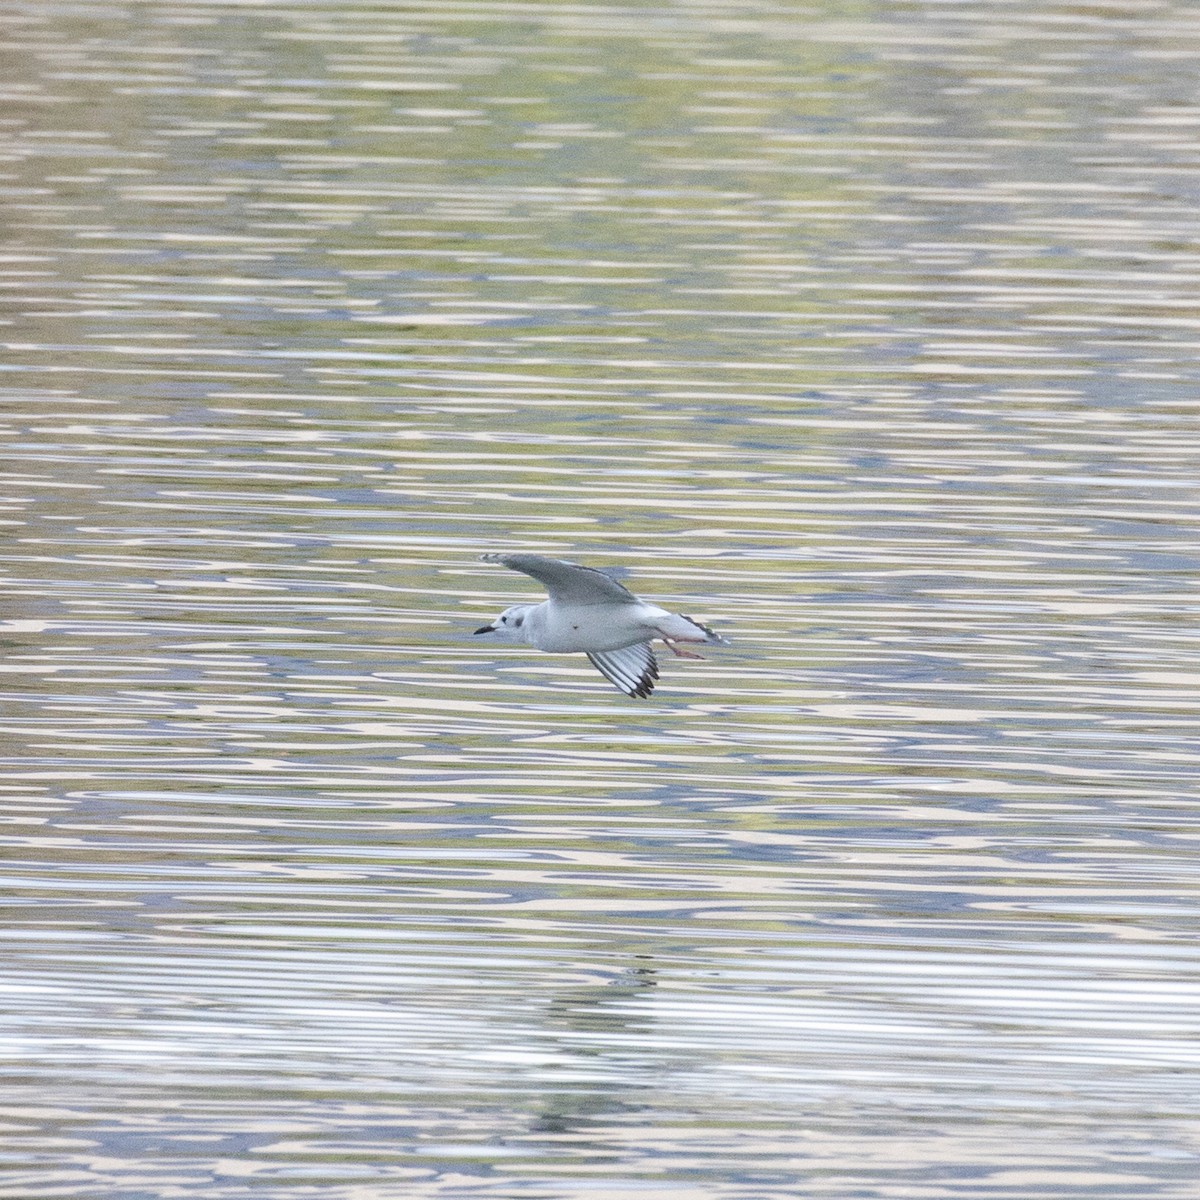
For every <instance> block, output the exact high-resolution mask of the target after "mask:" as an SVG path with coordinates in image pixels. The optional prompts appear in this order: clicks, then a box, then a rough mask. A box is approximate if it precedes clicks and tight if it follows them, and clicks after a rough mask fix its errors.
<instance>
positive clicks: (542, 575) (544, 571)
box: [480, 554, 640, 604]
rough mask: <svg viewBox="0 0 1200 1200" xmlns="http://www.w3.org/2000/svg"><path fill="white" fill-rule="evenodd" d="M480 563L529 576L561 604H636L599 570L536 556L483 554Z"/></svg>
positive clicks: (636, 601) (552, 598) (637, 601)
mask: <svg viewBox="0 0 1200 1200" xmlns="http://www.w3.org/2000/svg"><path fill="white" fill-rule="evenodd" d="M480 559H481V561H483V562H494V563H499V564H500V565H501V566H503V567H508V569H509V570H510V571H520V572H521V573H522V574H524V575H531V576H532V577H533V578H534V579H536V580H537V581H538V582H539V583H541V584H544V585H545V588H546V591H548V592H549V593H550V599H551V600H556V601H561V602H562V603H564V604H638V603H640V601H639V600H638V598H637V597H636V596H635V595H634V594H633V593H632V592H631V591H628V590H627V589H626V588H623V587H622V586H621V585H620V584H619V583H618V582H617V581H616V580H615V579H613V578H612V577H611V576H609V575H606V574H605V573H604V572H603V571H595V570H593V569H592V568H591V567H581V566H578V565H577V564H575V563H571V562H564V561H563V560H562V559H561V558H543V557H542V556H541V555H540V554H483V555H480Z"/></svg>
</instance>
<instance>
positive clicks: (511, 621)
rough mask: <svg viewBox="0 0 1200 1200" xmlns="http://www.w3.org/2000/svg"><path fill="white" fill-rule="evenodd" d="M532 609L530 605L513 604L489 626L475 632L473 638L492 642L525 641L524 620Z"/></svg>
mask: <svg viewBox="0 0 1200 1200" xmlns="http://www.w3.org/2000/svg"><path fill="white" fill-rule="evenodd" d="M532 607H533V605H532V604H514V605H513V607H512V608H506V609H505V610H504V611H503V612H502V613H501V614H500V615H499V616H498V617H497V618H496V619H495V620H494V621H493V622H492V623H491V624H490V625H484V626H482V627H481V628H479V629H477V630H475V633H474V636H475V637H483V638H487V639H488V640H489V641H494V642H523V641H525V640H526V631H525V618H526V616H528V614H529V610H530V609H531V608H532Z"/></svg>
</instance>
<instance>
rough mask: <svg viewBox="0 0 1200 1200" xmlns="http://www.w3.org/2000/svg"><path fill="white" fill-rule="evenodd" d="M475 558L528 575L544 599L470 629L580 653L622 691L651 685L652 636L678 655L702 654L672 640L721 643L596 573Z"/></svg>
mask: <svg viewBox="0 0 1200 1200" xmlns="http://www.w3.org/2000/svg"><path fill="white" fill-rule="evenodd" d="M480 561H482V562H492V563H499V564H500V565H501V566H503V567H508V568H509V570H511V571H520V572H522V573H523V574H525V575H530V576H532V577H533V578H534V579H536V580H537V581H538V582H539V583H541V584H543V585H544V586H545V588H546V591H547V592H549V593H550V599H549V600H544V601H543V602H542V603H541V604H514V605H513V606H512V607H511V608H506V609H505V610H504V611H503V612H502V613H501V614H500V615H499V616H498V617H497V618H496V619H495V620H494V621H493V622H492V623H491V624H490V625H484V626H483V628H482V629H477V630H475V635H474V636H475V637H486V638H490V639H492V640H495V641H502V642H524V643H525V644H526V645H529V646H533V647H534V648H535V649H537V650H546V651H549V652H550V653H551V654H573V653H577V652H578V651H583V652H584V653H585V654H586V655H587V656H588V658H589V660H590V661H591V663H592V665H593V666H594V667H595V668H596V669H597V670H598V671H599V672H600V674H601V675H603V676H604V678H605V679H607V680H608V681H609V682H610V683H614V684H616V685H617V687H618V688H620V689H621V691H623V692H624V693H625V694H626V695H627V696H649V695H650V693H651V692H652V691H653V690H654V681H655V680H656V679H657V678H658V663H657V662H656V661H655V659H654V650H653V649H652V648H651V646H650V643H651V641H653V639H655V638H662V640H663V641H664V642H666V644H667V646H668V648H669V649H670V650H671V652H672V653H673V654H675V655H676V656H677V657H678V658H700V657H702V656H701V655H699V654H693V653H692V652H691V651H690V650H680V649H679V647H678V646H677V645H676V644H675V643H676V642H707V643H708V644H709V645H719V646H727V645H729V643H728V642H727V641H726V640H725V639H724V638H723V637H722V636H721V635H720V634H719V633H716V632H715V631H714V630H712V629H709V627H708V626H707V625H701V624H700V622H699V621H693V620H692V618H691V617H684V616H681V615H680V614H679V613H671V612H667V610H666V609H665V608H659V607H658V606H657V605H656V604H647V603H646V602H645V601H644V600H639V599H638V598H637V596H635V595H634V594H633V593H632V592H630V591H627V590H626V589H625V588H623V587H622V586H621V585H620V584H619V583H618V582H617V581H616V580H615V579H613V578H612V577H611V576H610V575H608V574H606V573H605V572H604V571H597V570H595V569H594V568H592V567H581V566H579V565H578V564H577V563H573V562H566V561H564V560H563V559H560V558H543V557H542V556H541V555H540V554H484V555H481V556H480Z"/></svg>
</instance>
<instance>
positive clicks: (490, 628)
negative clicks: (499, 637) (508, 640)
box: [471, 625, 496, 637]
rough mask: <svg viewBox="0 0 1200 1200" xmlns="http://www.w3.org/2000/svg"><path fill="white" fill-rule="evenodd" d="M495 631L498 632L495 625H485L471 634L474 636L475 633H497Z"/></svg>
mask: <svg viewBox="0 0 1200 1200" xmlns="http://www.w3.org/2000/svg"><path fill="white" fill-rule="evenodd" d="M495 632H496V627H495V625H484V626H483V628H482V629H477V630H475V633H473V634H471V636H472V637H474V636H475V634H478V633H495Z"/></svg>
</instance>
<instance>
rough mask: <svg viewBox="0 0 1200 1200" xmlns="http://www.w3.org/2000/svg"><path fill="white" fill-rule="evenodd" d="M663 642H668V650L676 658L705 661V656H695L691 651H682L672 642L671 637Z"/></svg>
mask: <svg viewBox="0 0 1200 1200" xmlns="http://www.w3.org/2000/svg"><path fill="white" fill-rule="evenodd" d="M663 641H664V642H666V644H667V649H668V650H670V651H671V653H672V654H674V655H675V657H676V658H698V659H699V660H700V661H701V662H703V661H704V655H703V654H693V653H692V651H691V650H680V648H679V647H678V646H677V645H675V643H674V642H673V641H671V639H670V638H669V637H665V638H663Z"/></svg>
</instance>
